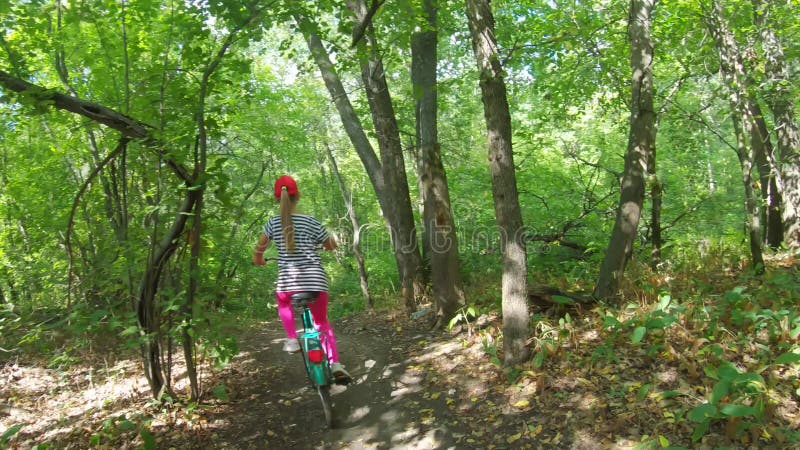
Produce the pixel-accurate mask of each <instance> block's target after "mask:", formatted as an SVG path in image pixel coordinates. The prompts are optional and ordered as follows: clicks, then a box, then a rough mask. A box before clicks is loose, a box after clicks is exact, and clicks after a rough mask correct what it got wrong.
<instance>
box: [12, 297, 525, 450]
mask: <svg viewBox="0 0 800 450" xmlns="http://www.w3.org/2000/svg"><path fill="white" fill-rule="evenodd" d="M429 319H431V315H430V314H429V315H428V316H427V317H424V318H421V319H418V320H410V319H406V318H400V317H395V316H393V315H392V313H389V312H361V313H358V314H354V315H350V316H347V317H344V318H340V319H337V320H333V321H332V324H333V326H334V329H335V331H336V336H337V341H338V347H339V351H340V359H341V361H342V362H343V363H344V364H345V365H346V367H347V369H348V370H349V371H350V373H351V375H352V376H353V379H354V381H353V383H351V384H350V385H348V386H335V387H334V388H333V389H332V394H333V395H332V397H333V401H334V410H335V420H336V424H335V427H334V428H333V429H328V428H327V426H326V424H325V420H324V416H323V413H322V410H321V406H320V402H319V398H318V396H317V393H316V392H315V391H313V390H312V389H311V388H310V386H309V383H308V381H307V378H306V374H305V370H304V368H303V365H302V361H301V359H300V357H299V356H298V355H290V354H287V353H285V352H283V351H282V349H281V347H282V344H283V339H284V333H283V330H282V328H281V325H280V322H279V321H278V319H277V317H275V318H273V319H272V320H269V321H266V322H260V323H254V324H247V325H246V328H242V329H238V330H235V334H236V335H237V336H238V339H239V341H238V343H239V347H240V352H239V353H238V354H237V355H236V356H235V357H234V358H233V359H232V361H231V363H230V364H229V365H228V366H227V367H225V368H224V369H222V370H220V371H209V370H208V369H207V368H206V369H204V370H203V375H202V379H203V382H202V388H203V389H204V390H205V391H206V394H205V395H204V401H203V403H202V404H201V405H199V406H196V405H195V406H193V405H187V404H185V403H181V402H178V403H174V404H167V405H159V404H157V403H154V402H153V401H152V400H151V397H150V394H149V390H148V389H147V384H146V382H145V380H144V377H143V375H142V373H141V368H140V366H141V362H140V361H139V360H138V359H136V358H135V357H134V358H132V359H119V360H117V359H115V358H113V357H112V356H110V355H107V356H108V360H106V358H105V357H103V356H101V355H94V357H93V358H92V360H94V361H95V362H94V363H90V364H89V365H85V366H83V365H74V366H72V367H71V368H69V369H63V370H60V369H53V368H44V367H41V366H39V367H37V366H36V365H30V364H25V363H23V362H22V361H21V360H18V361H6V362H5V363H4V364H2V365H0V380H3V381H4V383H3V384H2V385H0V403H2V404H14V405H16V406H20V407H22V408H24V410H25V411H26V412H27V414H24V415H6V414H0V434H2V433H3V432H5V431H7V430H8V429H10V428H11V427H13V426H16V425H21V426H22V428H21V430H20V431H19V432H18V433H16V434H15V435H13V436H11V438H10V439H9V440H8V442H7V445H3V443H2V442H1V441H0V448H5V447H6V446H7V447H8V448H11V449H28V448H32V447H34V446H36V445H37V444H43V443H46V445H48V447H47V448H59V449H85V448H115V449H134V448H157V449H171V448H175V449H237V450H239V449H283V448H292V449H350V450H360V449H401V450H404V449H409V450H410V449H426V450H433V449H452V448H459V449H463V448H467V449H469V448H476V449H478V448H480V449H484V448H506V447H508V444H507V443H506V439H507V436H509V435H513V434H514V433H515V432H516V431H515V430H517V429H518V428H519V427H518V426H517V425H514V424H515V423H518V422H517V421H514V422H511V421H504V420H503V419H502V416H501V415H500V414H499V413H500V411H499V410H498V409H497V408H496V407H495V406H494V403H493V402H492V401H491V400H489V399H490V398H492V397H494V398H497V397H502V396H503V392H502V389H499V390H498V389H493V388H492V387H491V386H492V385H495V386H497V385H498V384H500V385H502V383H498V381H499V380H500V379H499V378H498V376H497V374H498V370H497V368H496V367H495V365H493V364H492V363H491V362H490V361H489V359H488V356H487V355H486V353H485V352H484V351H483V350H481V348H480V344H479V343H478V344H475V343H476V342H478V341H477V340H476V336H474V335H473V336H472V342H473V344H475V345H467V339H466V336H467V335H466V333H461V334H455V333H449V332H442V331H434V330H431V329H430V320H429ZM112 359H114V361H112ZM112 362H113V364H109V363H112ZM104 365H105V366H106V367H105V369H103V368H102V367H103V366H104ZM434 366H436V367H434ZM443 371H444V373H445V374H443ZM176 375H178V376H177V378H176V381H175V384H176V386H182V385H184V384H185V382H186V380H185V377H183V376H180V375H179V374H178V373H177V372H176ZM487 377H488V378H487ZM87 380H88V381H87ZM6 382H7V383H6ZM215 386H223V387H224V390H225V395H224V396H223V397H225V398H224V399H223V400H220V399H217V398H215V397H214V396H213V395H212V394H211V391H212V390H213V389H214V387H215ZM179 389H181V391H180V392H181V393H182V395H185V390H184V389H183V388H180V387H179ZM497 402H498V404H504V403H506V402H504V401H503V400H499V399H498V400H497ZM506 409H508V408H506ZM492 411H495V412H492ZM487 412H488V413H487ZM517 413H518V412H517ZM520 420H521V419H520ZM143 427H144V428H143ZM143 430H144V432H143ZM145 434H146V435H148V436H149V437H151V438H152V440H151V442H150V444H149V446H148V445H147V444H146V443H145V442H144V435H145Z"/></svg>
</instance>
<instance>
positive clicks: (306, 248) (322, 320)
mask: <svg viewBox="0 0 800 450" xmlns="http://www.w3.org/2000/svg"><path fill="white" fill-rule="evenodd" d="M275 199H276V200H277V201H279V202H280V216H274V217H271V218H270V219H269V220H268V221H267V223H266V224H265V225H264V230H263V232H262V233H261V236H260V237H259V238H258V244H256V246H255V249H254V250H253V264H255V265H257V266H263V265H264V264H265V261H264V251H265V250H266V248H267V246H268V245H269V243H270V242H274V243H275V247H277V249H278V287H277V289H276V293H275V297H276V299H277V300H278V316H279V317H280V319H281V323H282V324H283V329H284V330H285V331H286V337H287V339H286V342H284V344H283V350H284V351H286V352H289V353H296V352H298V351H300V343H299V342H298V341H297V330H296V328H295V321H294V309H293V308H292V304H291V297H292V294H294V293H297V292H317V293H318V296H317V299H316V300H315V301H314V303H313V304H312V305H311V315H312V316H313V318H314V325H315V326H316V327H317V330H318V331H319V332H320V334H321V335H322V336H324V338H323V339H322V343H323V348H324V350H325V353H326V354H327V355H328V360H329V362H330V364H331V371H332V372H333V376H334V378H336V379H337V380H342V379H349V378H350V374H348V373H347V371H346V370H345V368H344V365H342V364H341V363H340V362H339V353H338V351H337V349H336V337H335V335H334V333H333V328H332V327H331V325H330V323H329V322H328V277H327V274H326V273H325V269H324V268H323V267H322V261H321V258H320V255H319V253H318V252H317V249H318V248H319V247H320V245H321V246H322V248H324V249H325V250H333V249H335V248H336V241H335V240H334V239H333V237H332V236H330V235H329V234H328V232H327V231H326V230H325V227H324V226H323V225H322V223H321V222H320V221H319V220H317V218H315V217H314V216H311V215H308V214H298V213H297V212H296V209H297V202H298V200H300V191H298V189H297V183H296V182H295V180H294V179H293V178H292V177H290V176H288V175H283V176H281V177H279V178H278V179H277V180H276V181H275Z"/></svg>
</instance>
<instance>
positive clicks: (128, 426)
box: [119, 419, 136, 431]
mask: <svg viewBox="0 0 800 450" xmlns="http://www.w3.org/2000/svg"><path fill="white" fill-rule="evenodd" d="M119 429H120V430H122V431H131V430H135V429H136V424H135V423H133V422H131V421H130V420H128V419H124V420H122V421H121V422H120V423H119Z"/></svg>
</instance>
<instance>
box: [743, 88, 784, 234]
mask: <svg viewBox="0 0 800 450" xmlns="http://www.w3.org/2000/svg"><path fill="white" fill-rule="evenodd" d="M748 107H749V108H750V116H751V117H753V119H754V120H755V124H754V127H753V130H752V131H753V135H752V136H750V145H751V146H752V147H753V155H754V163H755V166H756V169H757V170H758V178H759V187H760V190H761V205H762V210H761V223H763V224H764V236H762V237H763V239H764V244H766V245H769V246H770V247H771V248H773V249H777V248H780V246H781V243H782V242H783V219H782V218H781V195H780V192H778V185H777V183H776V181H775V174H774V173H773V170H772V165H771V164H770V161H774V160H775V158H774V151H773V147H772V141H771V140H770V138H769V128H767V123H766V121H765V120H764V115H763V113H762V112H761V107H760V106H759V104H758V102H755V101H752V100H751V101H750V102H749V105H748Z"/></svg>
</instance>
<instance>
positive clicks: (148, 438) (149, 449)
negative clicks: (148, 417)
mask: <svg viewBox="0 0 800 450" xmlns="http://www.w3.org/2000/svg"><path fill="white" fill-rule="evenodd" d="M139 436H141V437H142V440H143V441H144V448H145V450H155V449H156V438H155V436H153V433H151V432H150V431H148V430H145V429H144V428H142V429H141V430H139Z"/></svg>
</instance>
